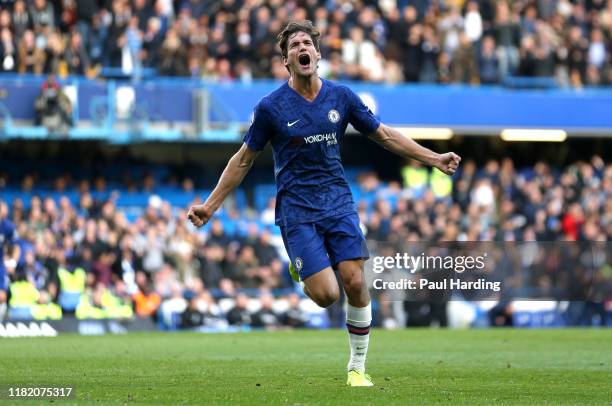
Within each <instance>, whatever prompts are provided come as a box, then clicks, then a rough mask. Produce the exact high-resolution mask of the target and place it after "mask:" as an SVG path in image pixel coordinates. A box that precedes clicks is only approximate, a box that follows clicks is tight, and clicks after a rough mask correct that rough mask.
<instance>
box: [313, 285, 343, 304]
mask: <svg viewBox="0 0 612 406" xmlns="http://www.w3.org/2000/svg"><path fill="white" fill-rule="evenodd" d="M339 298H340V292H339V291H338V289H335V290H334V289H328V290H324V291H322V292H320V293H319V294H317V295H316V296H314V297H312V300H313V301H314V302H315V303H316V304H317V305H318V306H319V307H323V308H325V307H329V306H331V305H333V304H334V303H336V302H337V301H338V299H339Z"/></svg>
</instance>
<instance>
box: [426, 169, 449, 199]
mask: <svg viewBox="0 0 612 406" xmlns="http://www.w3.org/2000/svg"><path fill="white" fill-rule="evenodd" d="M429 184H430V185H431V191H432V192H433V194H434V196H436V197H438V198H441V197H448V196H450V194H451V193H452V192H453V180H452V179H451V177H450V176H448V175H447V174H445V173H444V172H442V171H440V170H439V169H437V168H434V170H433V171H432V172H431V178H430V180H429Z"/></svg>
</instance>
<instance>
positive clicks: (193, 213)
mask: <svg viewBox="0 0 612 406" xmlns="http://www.w3.org/2000/svg"><path fill="white" fill-rule="evenodd" d="M212 215H213V211H212V210H211V209H209V208H208V207H206V206H205V205H204V204H196V205H195V206H191V208H190V209H189V213H187V218H188V219H189V221H191V224H193V225H194V226H196V227H202V226H203V225H205V224H206V223H208V221H209V220H210V218H211V217H212Z"/></svg>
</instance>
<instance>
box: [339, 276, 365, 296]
mask: <svg viewBox="0 0 612 406" xmlns="http://www.w3.org/2000/svg"><path fill="white" fill-rule="evenodd" d="M364 289H365V284H364V280H363V273H361V272H356V273H354V274H352V275H351V277H350V278H347V279H346V280H345V281H344V291H345V292H346V294H347V296H348V297H355V296H360V295H361V294H362V292H363V290H364Z"/></svg>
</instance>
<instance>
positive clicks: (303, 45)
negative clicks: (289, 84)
mask: <svg viewBox="0 0 612 406" xmlns="http://www.w3.org/2000/svg"><path fill="white" fill-rule="evenodd" d="M319 59H321V54H320V53H319V52H318V51H317V49H316V48H315V45H314V42H313V41H312V38H311V37H310V35H308V34H306V33H305V32H302V31H299V32H296V33H295V34H293V35H292V36H291V37H289V42H288V43H287V58H286V59H285V60H284V62H285V66H287V67H288V68H289V71H290V72H291V75H300V76H311V75H314V74H316V73H317V63H318V62H319Z"/></svg>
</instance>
